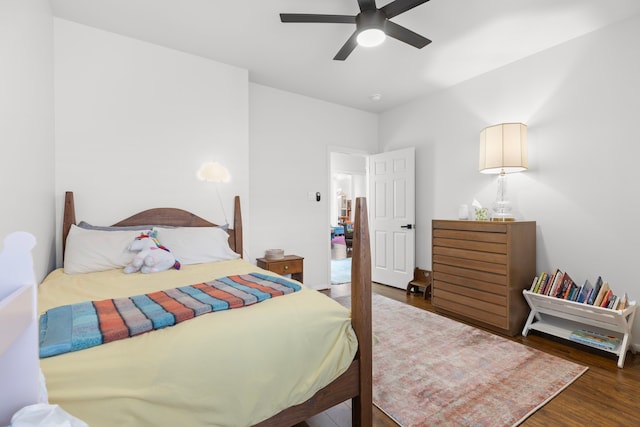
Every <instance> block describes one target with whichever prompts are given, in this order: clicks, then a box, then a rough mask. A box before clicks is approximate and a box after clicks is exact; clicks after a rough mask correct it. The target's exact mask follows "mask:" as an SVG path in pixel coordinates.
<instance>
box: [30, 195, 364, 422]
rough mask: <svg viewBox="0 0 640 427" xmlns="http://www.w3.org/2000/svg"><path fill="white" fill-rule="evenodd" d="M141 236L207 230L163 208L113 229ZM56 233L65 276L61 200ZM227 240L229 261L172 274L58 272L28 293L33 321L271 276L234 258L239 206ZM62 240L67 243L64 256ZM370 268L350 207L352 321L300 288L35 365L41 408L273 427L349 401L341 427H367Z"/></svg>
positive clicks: (72, 226)
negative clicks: (106, 303) (83, 306)
mask: <svg viewBox="0 0 640 427" xmlns="http://www.w3.org/2000/svg"><path fill="white" fill-rule="evenodd" d="M140 226H143V227H144V228H146V227H147V226H154V227H158V229H159V230H164V232H165V233H167V234H165V236H170V235H171V234H169V233H173V235H174V236H175V235H176V234H177V235H180V236H181V234H180V233H181V232H182V231H187V230H196V229H195V227H201V228H199V229H197V230H201V231H202V232H204V231H207V232H208V230H210V229H212V228H217V227H218V226H217V225H216V224H213V223H211V222H209V221H207V220H205V219H203V218H200V217H198V216H196V215H194V214H192V213H189V212H187V211H184V210H180V209H174V208H156V209H150V210H147V211H143V212H140V213H138V214H135V215H133V216H131V217H129V218H127V219H125V220H122V221H119V222H116V223H115V224H114V225H113V226H112V227H140ZM163 227H167V228H163ZM169 227H177V228H175V229H173V228H169ZM62 228H63V236H62V237H63V238H62V242H63V254H64V255H63V256H64V257H65V269H66V267H67V265H72V261H71V258H74V257H77V256H78V254H77V250H78V249H77V247H76V248H75V249H74V247H75V246H77V241H76V240H73V239H68V238H67V237H68V236H69V235H70V234H71V235H74V234H73V233H77V232H78V229H79V227H78V226H77V225H76V214H75V206H74V195H73V193H71V192H67V193H66V195H65V212H64V215H63V227H62ZM91 230H92V233H91V236H92V238H93V236H94V235H99V236H100V237H102V236H105V234H104V233H112V234H113V230H114V229H109V227H107V229H105V230H102V229H98V230H96V231H95V232H93V230H94V229H93V228H91ZM107 230H108V231H107ZM117 230H118V231H117V232H121V230H123V229H120V228H117ZM83 232H84V231H83ZM122 232H123V233H124V231H122ZM226 232H227V234H228V236H229V237H228V248H229V249H230V250H232V251H234V252H235V253H236V254H237V256H236V259H223V260H220V261H215V262H195V263H189V264H188V265H182V266H181V268H180V269H179V270H176V269H170V270H168V271H164V272H160V273H153V274H141V273H134V274H129V275H127V274H124V273H122V270H121V269H117V268H113V269H105V270H102V271H89V272H84V271H83V270H82V268H80V270H79V271H80V272H76V271H73V272H72V273H73V274H70V273H69V272H65V271H66V270H65V269H57V270H55V271H53V272H52V273H51V274H50V275H49V276H47V278H46V279H45V280H44V281H43V283H42V284H41V285H40V287H39V292H38V309H39V312H40V313H41V314H43V313H46V312H47V311H48V310H52V309H55V308H56V307H60V306H66V305H69V304H77V303H81V302H83V301H99V300H103V299H111V298H113V299H117V298H125V297H130V296H132V295H142V294H147V293H150V292H155V291H158V290H163V289H164V290H166V289H169V288H174V287H180V286H187V285H192V284H199V283H202V282H206V281H210V280H213V279H219V278H223V277H225V278H227V277H232V276H233V277H238V276H237V275H242V276H240V277H248V276H247V275H257V276H260V277H263V276H264V275H268V276H275V275H274V273H271V272H267V271H265V270H261V269H259V268H258V267H256V266H255V265H253V264H251V263H249V262H247V261H245V260H243V259H242V253H243V250H242V247H243V246H242V219H241V212H240V200H239V198H238V197H236V199H235V212H234V220H233V224H231V225H230V227H229V228H228V229H227V230H226ZM225 238H226V235H225ZM74 239H77V238H74ZM108 239H112V238H111V237H109V238H108ZM160 240H161V241H162V240H163V239H162V238H160ZM89 241H91V240H89ZM69 242H73V244H72V245H71V247H70V243H69ZM176 242H178V241H177V240H176ZM163 243H164V242H163ZM175 244H176V245H179V244H180V243H179V242H178V243H175ZM167 246H169V249H171V246H170V245H167ZM196 246H197V245H196ZM74 250H76V254H75V255H73V256H72V254H73V253H74V252H73V251H74ZM82 256H83V257H84V254H83V255H82ZM176 256H178V254H177V253H176ZM185 256H186V255H185ZM67 257H69V259H67ZM74 259H75V258H74ZM370 266H371V264H370V255H369V234H368V225H367V208H366V201H365V199H364V198H360V199H358V200H357V201H356V220H355V228H354V244H353V269H352V298H351V301H352V307H351V312H349V311H348V310H345V309H344V308H343V307H341V306H340V304H338V303H336V302H335V301H333V300H331V299H330V298H328V297H327V296H326V295H324V294H322V293H320V292H318V291H315V290H312V289H310V288H307V287H304V285H301V289H300V290H299V291H296V292H293V293H290V294H286V295H283V296H279V297H277V298H275V297H274V298H270V299H266V300H264V301H262V302H260V303H259V304H253V305H251V306H250V307H243V308H240V309H230V310H224V311H220V312H216V313H209V314H205V315H202V316H198V317H194V318H193V319H190V320H188V321H184V322H182V323H178V324H176V325H174V326H171V327H167V328H164V329H160V330H156V331H152V332H149V333H143V334H140V335H137V336H135V337H131V338H126V339H122V340H118V341H113V342H109V343H107V344H102V345H97V346H94V347H91V348H86V349H82V350H79V351H70V352H66V353H63V354H59V355H55V356H52V357H42V358H41V360H40V364H41V368H42V371H43V373H44V377H45V379H46V386H47V389H48V393H49V401H50V403H54V404H59V405H60V406H61V407H62V408H63V409H65V410H66V411H68V412H69V413H71V414H72V415H74V416H76V417H78V418H80V419H83V420H84V421H85V422H87V423H88V424H89V425H91V426H92V427H100V426H102V425H105V426H106V425H109V426H111V425H119V426H126V425H131V426H144V425H153V426H163V425H167V426H175V425H194V426H195V425H202V426H205V425H211V426H245V425H246V426H249V425H257V426H278V427H282V426H292V425H295V424H297V423H299V422H302V421H304V420H305V419H307V418H309V417H310V416H312V415H314V414H316V413H320V412H322V411H324V410H326V409H328V408H330V407H332V406H335V405H337V404H339V403H341V402H343V401H345V400H348V399H352V411H353V412H352V417H353V420H352V424H353V425H354V426H370V425H371V424H372V402H371V394H372V392H371V389H372V384H371V363H372V362H371V341H372V339H371V338H372V336H371V279H370V277H371V276H370V271H371V268H370ZM269 280H277V279H274V278H272V277H270V278H269Z"/></svg>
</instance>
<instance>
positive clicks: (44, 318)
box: [40, 273, 300, 358]
mask: <svg viewBox="0 0 640 427" xmlns="http://www.w3.org/2000/svg"><path fill="white" fill-rule="evenodd" d="M298 290H300V285H298V284H296V283H294V282H292V281H290V280H287V279H285V278H282V277H275V276H269V275H266V274H261V273H251V274H244V275H236V276H226V277H221V278H219V279H215V280H212V281H210V282H205V283H198V284H194V285H190V286H182V287H179V288H173V289H167V290H164V291H157V292H152V293H149V294H144V295H136V296H133V297H127V298H115V299H107V300H102V301H87V302H81V303H76V304H69V305H64V306H61V307H55V308H52V309H50V310H47V311H46V312H45V313H44V314H42V315H41V316H40V357H41V358H44V357H50V356H56V355H58V354H62V353H67V352H71V351H78V350H82V349H85V348H90V347H95V346H97V345H100V344H105V343H108V342H111V341H116V340H120V339H124V338H128V337H133V336H135V335H139V334H142V333H145V332H149V331H152V330H155V329H162V328H166V327H168V326H173V325H175V324H177V323H180V322H183V321H185V320H188V319H192V318H194V317H196V316H200V315H202V314H206V313H211V312H214V311H222V310H228V309H232V308H239V307H245V306H248V305H252V304H256V303H258V302H261V301H264V300H265V299H268V298H273V297H277V296H280V295H284V294H289V293H292V292H296V291H298Z"/></svg>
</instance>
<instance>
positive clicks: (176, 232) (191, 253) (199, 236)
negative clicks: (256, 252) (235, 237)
mask: <svg viewBox="0 0 640 427" xmlns="http://www.w3.org/2000/svg"><path fill="white" fill-rule="evenodd" d="M153 230H154V231H157V232H158V235H157V238H158V240H159V241H160V243H161V244H162V245H164V246H166V247H167V248H169V250H170V251H171V253H172V254H173V256H175V257H176V259H178V260H179V261H180V263H181V264H182V265H188V264H200V263H203V262H214V261H224V260H228V259H236V258H239V257H240V255H238V254H237V253H235V252H233V251H232V250H231V247H229V234H228V233H227V232H226V231H224V230H223V229H222V228H220V227H177V228H162V227H153Z"/></svg>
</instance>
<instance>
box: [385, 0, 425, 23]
mask: <svg viewBox="0 0 640 427" xmlns="http://www.w3.org/2000/svg"><path fill="white" fill-rule="evenodd" d="M428 1H429V0H396V1H392V2H391V3H389V4H387V5H385V6H383V7H381V8H380V10H381V11H383V12H384V14H385V15H387V19H391V18H393V17H394V16H398V15H400V14H401V13H403V12H406V11H407V10H411V9H413V8H414V7H416V6H420V5H421V4H423V3H426V2H428Z"/></svg>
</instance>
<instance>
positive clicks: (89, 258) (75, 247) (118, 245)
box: [64, 225, 141, 274]
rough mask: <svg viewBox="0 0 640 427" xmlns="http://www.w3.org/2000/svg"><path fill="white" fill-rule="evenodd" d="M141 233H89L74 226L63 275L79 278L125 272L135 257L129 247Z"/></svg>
mask: <svg viewBox="0 0 640 427" xmlns="http://www.w3.org/2000/svg"><path fill="white" fill-rule="evenodd" d="M140 233H141V232H140V231H139V230H128V231H103V230H87V229H84V228H80V227H77V226H75V225H72V226H71V229H70V230H69V235H68V236H67V245H66V247H65V252H64V272H65V273H67V274H79V273H91V272H94V271H104V270H111V269H115V268H123V267H124V266H126V265H127V264H129V263H130V262H131V260H132V259H133V257H134V255H135V253H134V252H130V251H129V250H128V249H127V247H128V246H129V244H130V243H131V242H133V240H134V239H135V238H136V237H138V236H139V235H140Z"/></svg>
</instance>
